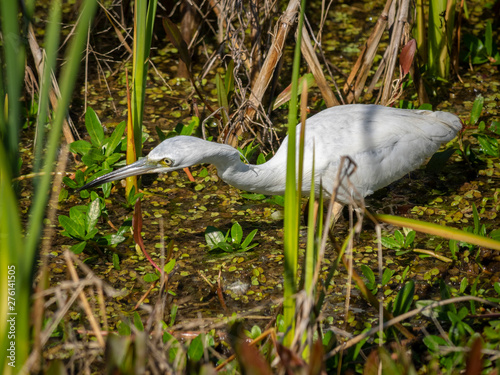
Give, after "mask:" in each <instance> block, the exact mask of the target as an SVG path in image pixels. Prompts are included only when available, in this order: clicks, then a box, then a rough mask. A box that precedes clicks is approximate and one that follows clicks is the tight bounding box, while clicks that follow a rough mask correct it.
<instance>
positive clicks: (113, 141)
mask: <svg viewBox="0 0 500 375" xmlns="http://www.w3.org/2000/svg"><path fill="white" fill-rule="evenodd" d="M125 126H126V123H125V121H122V122H120V123H119V124H118V125H116V128H115V130H113V133H112V134H111V135H110V137H109V138H108V139H107V142H106V152H105V153H104V154H105V155H106V156H110V155H111V154H113V152H114V151H115V149H116V147H118V144H119V143H120V141H121V139H122V136H123V132H124V131H125Z"/></svg>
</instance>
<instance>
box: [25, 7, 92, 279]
mask: <svg viewBox="0 0 500 375" xmlns="http://www.w3.org/2000/svg"><path fill="white" fill-rule="evenodd" d="M96 6H97V3H96V1H94V0H85V1H84V2H83V3H82V7H81V12H80V19H79V23H78V25H77V26H76V29H75V33H74V36H73V39H72V41H71V44H70V46H69V47H68V51H67V53H66V56H65V60H66V63H65V64H64V66H63V69H62V72H61V79H60V88H61V98H60V100H59V103H58V106H57V110H56V113H55V116H54V121H53V123H52V129H51V131H50V134H49V139H48V143H47V151H46V154H45V163H44V168H43V175H42V177H41V178H40V183H39V185H38V186H37V188H36V190H35V195H34V200H33V204H32V207H31V210H30V220H29V223H28V228H29V232H28V234H27V237H26V241H25V253H24V254H23V265H24V267H25V269H26V270H27V271H29V272H31V269H32V267H33V262H34V260H35V255H36V254H35V252H36V247H37V246H38V242H39V240H40V233H41V228H42V223H43V220H42V219H43V216H44V214H45V207H46V204H47V199H48V192H49V191H50V182H51V178H52V177H51V173H52V171H53V169H54V165H55V161H56V156H57V151H58V147H59V141H60V138H61V128H62V124H63V121H64V118H65V117H66V114H67V111H68V107H69V104H70V101H71V97H72V93H73V89H74V86H75V81H76V77H77V74H78V67H79V65H80V58H81V54H82V51H83V49H84V46H85V42H86V39H87V28H88V27H89V26H90V22H91V20H92V17H93V15H94V12H95V9H96ZM27 288H30V286H27Z"/></svg>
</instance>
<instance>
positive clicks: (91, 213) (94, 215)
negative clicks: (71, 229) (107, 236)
mask: <svg viewBox="0 0 500 375" xmlns="http://www.w3.org/2000/svg"><path fill="white" fill-rule="evenodd" d="M100 216H101V205H100V204H99V198H97V199H95V200H93V201H92V202H91V203H90V205H89V209H88V210H87V219H86V228H85V229H86V230H87V232H90V231H91V230H92V229H94V227H95V225H96V224H97V220H99V217H100Z"/></svg>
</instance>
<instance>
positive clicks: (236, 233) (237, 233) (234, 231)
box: [231, 222, 243, 245]
mask: <svg viewBox="0 0 500 375" xmlns="http://www.w3.org/2000/svg"><path fill="white" fill-rule="evenodd" d="M242 239H243V229H242V228H241V225H240V224H239V223H238V222H236V223H234V224H233V226H232V227H231V240H232V242H233V243H237V244H238V245H239V244H240V243H241V240H242Z"/></svg>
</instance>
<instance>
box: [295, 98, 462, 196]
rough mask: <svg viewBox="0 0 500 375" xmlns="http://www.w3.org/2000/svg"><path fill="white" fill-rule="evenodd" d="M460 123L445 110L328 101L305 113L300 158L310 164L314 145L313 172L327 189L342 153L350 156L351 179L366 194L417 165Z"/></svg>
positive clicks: (334, 176) (357, 188)
mask: <svg viewBox="0 0 500 375" xmlns="http://www.w3.org/2000/svg"><path fill="white" fill-rule="evenodd" d="M461 127H462V125H461V122H460V120H459V119H458V117H456V116H455V115H453V114H450V113H445V112H431V111H424V110H401V109H396V108H389V107H383V106H377V105H346V106H339V107H332V108H330V109H327V110H325V111H323V112H320V113H319V114H317V115H315V116H312V117H311V118H310V119H308V121H307V123H306V144H305V150H306V154H305V160H304V163H305V165H306V166H307V165H312V149H313V145H314V148H315V155H316V157H315V161H316V163H315V176H316V178H317V179H321V181H322V184H323V186H324V187H325V189H327V191H328V189H330V191H331V189H333V186H334V181H335V178H336V175H337V171H338V168H339V163H340V159H341V157H342V156H349V157H350V158H351V159H352V160H353V161H354V162H355V163H356V165H357V169H356V171H355V173H354V174H353V176H352V178H351V182H352V183H353V184H354V185H355V186H356V190H358V192H359V194H360V195H362V196H366V195H369V194H371V193H372V192H373V191H375V190H377V189H379V188H381V187H383V186H386V185H388V184H389V183H391V182H393V181H395V180H397V179H399V178H401V177H402V176H404V175H405V174H406V173H408V172H410V171H412V170H413V169H415V168H417V167H418V166H419V165H421V164H422V163H423V162H424V160H425V159H426V158H427V157H429V156H430V155H432V154H433V153H434V152H436V151H437V149H438V148H439V146H440V145H441V144H442V143H443V142H446V141H449V140H451V139H453V138H454V137H455V135H456V134H457V132H458V130H460V129H461ZM306 169H307V167H306ZM346 189H347V190H352V189H349V188H347V187H346ZM351 194H352V192H351Z"/></svg>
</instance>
